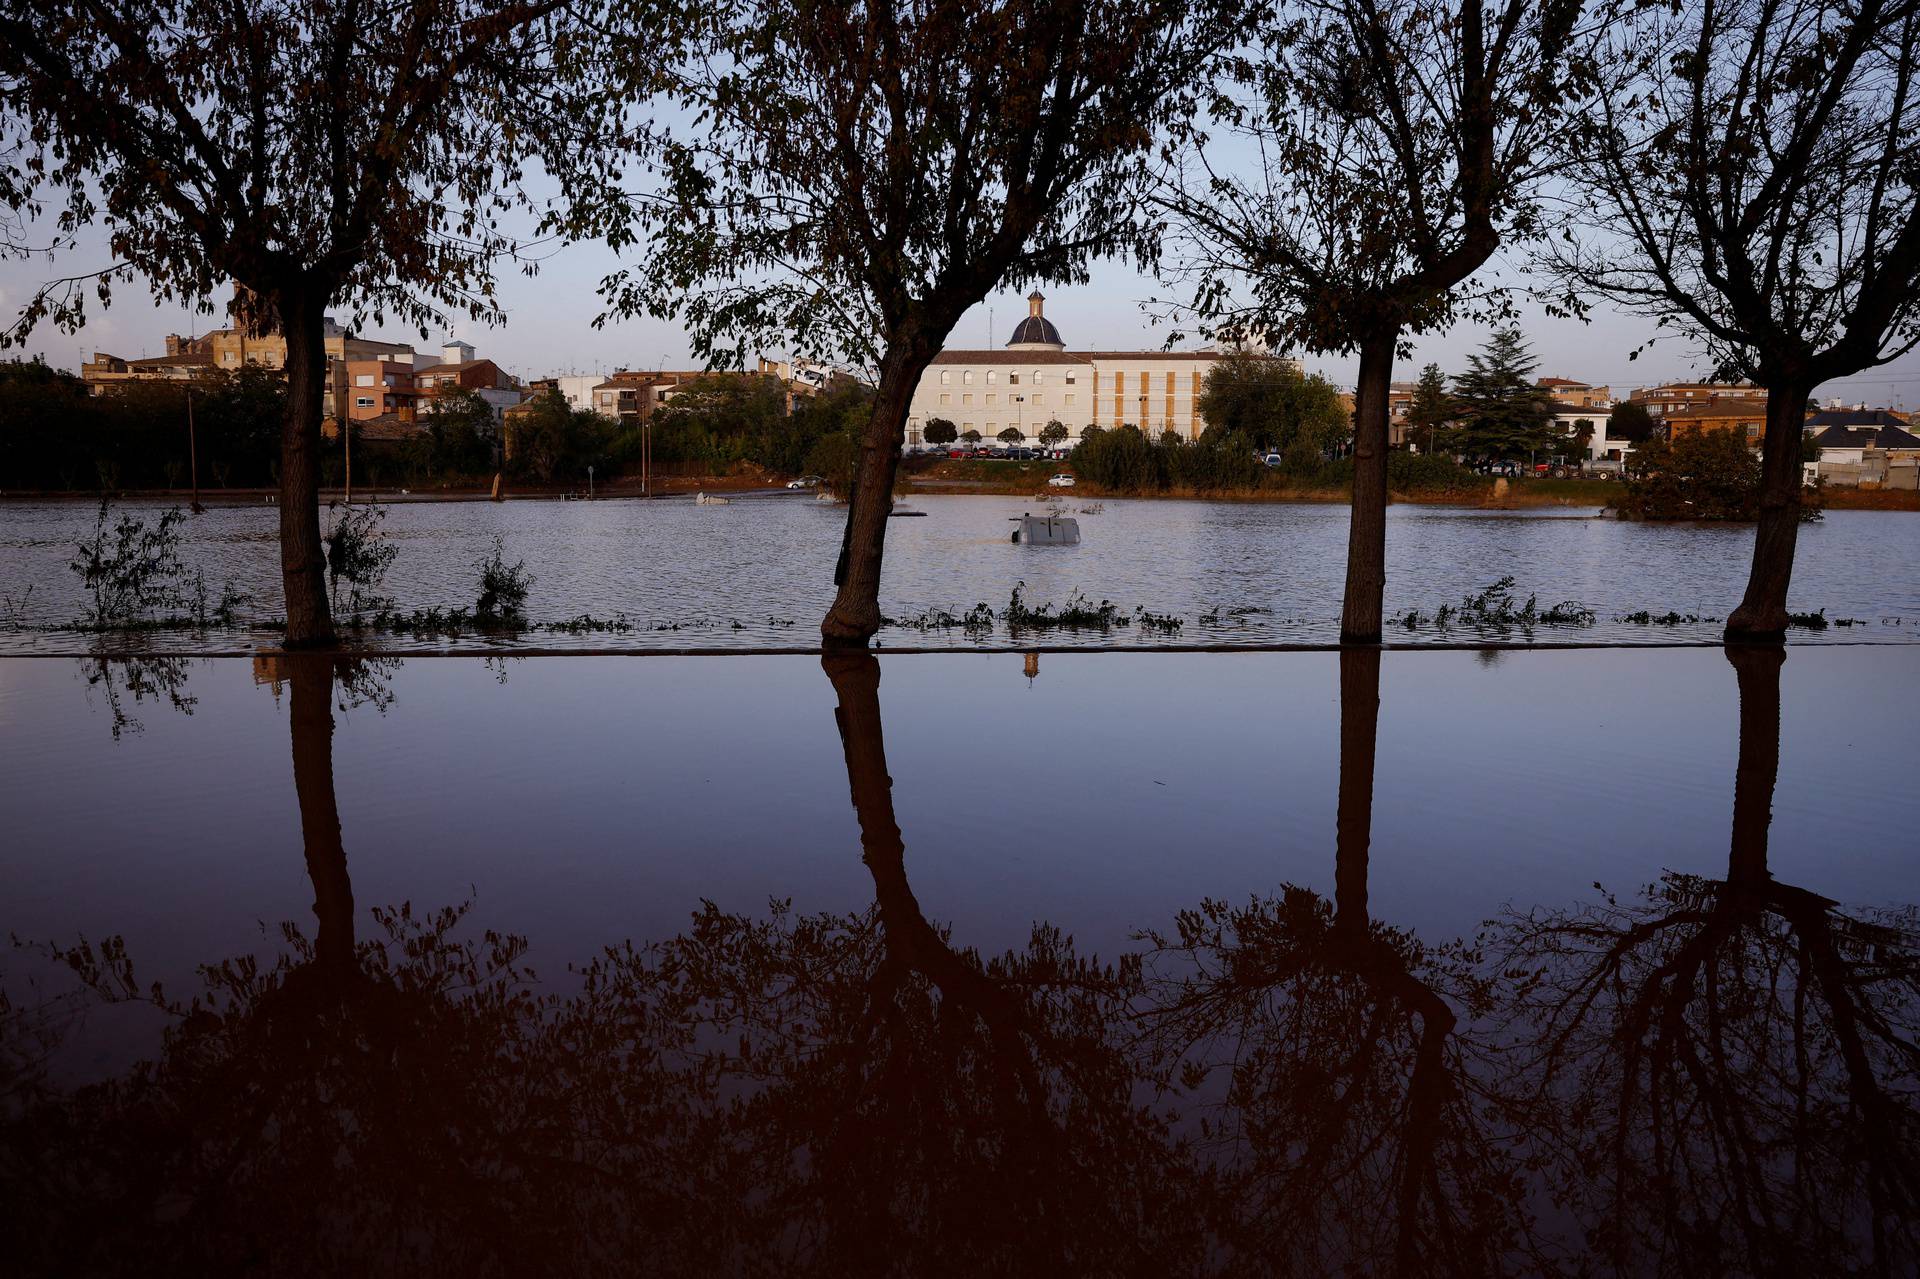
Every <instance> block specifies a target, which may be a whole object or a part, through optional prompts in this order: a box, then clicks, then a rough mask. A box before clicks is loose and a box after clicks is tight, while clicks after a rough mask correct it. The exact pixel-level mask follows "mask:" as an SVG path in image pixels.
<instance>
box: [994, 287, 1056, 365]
mask: <svg viewBox="0 0 1920 1279" xmlns="http://www.w3.org/2000/svg"><path fill="white" fill-rule="evenodd" d="M1046 309H1047V300H1046V299H1045V298H1043V297H1041V296H1040V290H1038V289H1035V290H1034V291H1033V292H1032V293H1029V294H1028V295H1027V318H1026V319H1024V320H1022V321H1020V323H1019V324H1018V325H1017V326H1016V327H1015V328H1014V330H1013V336H1012V337H1011V338H1008V339H1007V350H1009V351H1064V350H1066V349H1067V344H1066V343H1065V342H1062V341H1061V340H1060V330H1059V329H1056V328H1054V327H1053V321H1052V320H1049V319H1048V318H1047V317H1046V315H1045V312H1046Z"/></svg>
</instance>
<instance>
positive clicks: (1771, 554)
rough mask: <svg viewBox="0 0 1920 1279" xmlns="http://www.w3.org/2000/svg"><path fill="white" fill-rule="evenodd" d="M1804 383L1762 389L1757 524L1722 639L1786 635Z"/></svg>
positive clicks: (1797, 504) (1803, 423)
mask: <svg viewBox="0 0 1920 1279" xmlns="http://www.w3.org/2000/svg"><path fill="white" fill-rule="evenodd" d="M1810 393H1811V392H1810V388H1808V387H1806V386H1770V387H1768V388H1767V434H1766V440H1765V442H1764V444H1763V446H1762V449H1761V454H1760V526H1759V528H1758V529H1757V530H1755V532H1754V538H1753V569H1752V571H1751V572H1750V573H1749V574H1748V575H1747V593H1746V595H1745V596H1744V597H1742V599H1741V600H1740V607H1739V608H1736V609H1734V610H1733V615H1732V616H1731V617H1729V618H1728V619H1727V634H1726V638H1727V642H1728V643H1730V644H1735V643H1749V644H1752V643H1761V644H1768V643H1773V644H1777V643H1779V642H1781V641H1782V640H1784V639H1786V637H1787V587H1788V586H1789V585H1790V584H1791V583H1792V581H1793V548H1794V544H1795V543H1796V542H1797V541H1798V540H1799V538H1800V439H1801V436H1802V435H1803V434H1804V433H1805V431H1806V425H1807V397H1808V395H1809V394H1810Z"/></svg>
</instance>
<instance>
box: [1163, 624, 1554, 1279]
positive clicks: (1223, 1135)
mask: <svg viewBox="0 0 1920 1279" xmlns="http://www.w3.org/2000/svg"><path fill="white" fill-rule="evenodd" d="M1379 706H1380V652H1379V650H1377V649H1349V650H1345V651H1343V652H1342V653H1341V654H1340V799H1339V817H1338V841H1337V850H1336V854H1335V868H1334V884H1335V891H1334V900H1333V901H1332V902H1328V901H1326V900H1325V899H1324V898H1322V897H1320V896H1319V895H1317V894H1315V893H1313V892H1311V891H1309V890H1308V889H1305V888H1300V887H1294V886H1291V885H1289V886H1287V887H1285V888H1284V889H1283V890H1282V892H1281V893H1280V895H1279V896H1278V897H1277V898H1256V899H1255V900H1253V901H1252V902H1250V903H1248V904H1246V905H1244V906H1233V905H1229V904H1227V903H1223V902H1215V901H1209V902H1204V903H1202V904H1201V905H1200V906H1199V907H1198V908H1197V909H1194V910H1189V911H1184V912H1182V913H1181V914H1180V916H1179V918H1178V920H1177V921H1176V925H1175V928H1174V931H1173V932H1172V933H1171V934H1170V935H1162V934H1157V933H1156V934H1149V935H1148V938H1147V940H1148V941H1149V943H1150V946H1151V951H1150V956H1149V961H1148V967H1149V970H1150V971H1151V972H1152V973H1153V974H1154V976H1155V978H1156V980H1155V981H1154V982H1153V990H1152V998H1151V999H1150V1000H1149V1003H1148V1006H1147V1010H1146V1012H1145V1014H1144V1017H1143V1024H1144V1026H1145V1027H1146V1029H1147V1032H1148V1036H1149V1039H1150V1041H1151V1042H1152V1043H1153V1044H1154V1047H1155V1052H1154V1054H1153V1055H1154V1058H1155V1059H1156V1060H1157V1062H1158V1063H1159V1069H1160V1070H1161V1071H1162V1072H1163V1073H1165V1074H1166V1075H1167V1077H1169V1078H1170V1079H1177V1080H1178V1081H1179V1082H1180V1083H1182V1084H1183V1085H1184V1086H1185V1087H1187V1088H1189V1089H1192V1090H1195V1091H1196V1092H1198V1093H1200V1094H1201V1095H1202V1096H1206V1095H1208V1094H1209V1093H1211V1095H1212V1096H1213V1097H1214V1098H1215V1099H1216V1104H1214V1105H1213V1106H1211V1107H1209V1108H1207V1112H1206V1113H1207V1118H1206V1129H1205V1132H1206V1135H1207V1137H1208V1139H1209V1144H1210V1147H1211V1149H1210V1154H1211V1155H1212V1156H1213V1158H1214V1159H1215V1160H1216V1161H1217V1164H1218V1168H1219V1178H1220V1186H1221V1187H1222V1194H1221V1196H1220V1200H1219V1202H1218V1203H1217V1204H1216V1212H1217V1214H1218V1226H1217V1229H1218V1230H1219V1233H1220V1236H1221V1239H1222V1240H1223V1242H1224V1244H1225V1246H1226V1248H1227V1249H1228V1250H1229V1251H1230V1252H1231V1253H1232V1254H1233V1255H1234V1256H1236V1257H1237V1258H1238V1260H1239V1265H1240V1266H1243V1267H1245V1268H1248V1269H1251V1270H1262V1271H1267V1272H1271V1273H1281V1274H1290V1275H1292V1274H1298V1275H1322V1274H1336V1273H1354V1274H1407V1275H1429V1274H1460V1275H1482V1274H1493V1273H1499V1272H1500V1271H1501V1270H1502V1269H1503V1268H1506V1266H1507V1263H1508V1261H1509V1260H1510V1259H1512V1258H1515V1257H1517V1256H1518V1255H1519V1254H1520V1243H1521V1239H1522V1236H1523V1234H1524V1230H1523V1226H1524V1221H1523V1219H1522V1213H1521V1210H1520V1206H1519V1181H1518V1178H1517V1175H1516V1169H1515V1168H1514V1166H1513V1163H1512V1161H1511V1160H1510V1159H1508V1158H1506V1157H1504V1156H1503V1154H1502V1150H1501V1147H1500V1146H1499V1145H1498V1144H1497V1143H1496V1142H1495V1141H1494V1140H1492V1139H1491V1137H1490V1136H1489V1134H1488V1132H1487V1130H1486V1129H1487V1125H1486V1124H1485V1123H1484V1122H1483V1117H1482V1114H1481V1112H1480V1110H1479V1108H1478V1106H1477V1105H1476V1100H1475V1096H1474V1090H1473V1088H1472V1085H1471V1081H1470V1080H1469V1079H1468V1078H1467V1076H1466V1072H1465V1070H1464V1066H1463V1050H1462V1046H1461V1044H1460V1042H1459V1038H1458V1029H1459V1024H1460V1021H1459V1018H1458V1017H1457V1016H1456V1012H1455V1008H1454V1004H1455V1003H1457V1004H1458V1005H1460V1009H1461V1011H1462V1012H1463V1013H1465V1014H1467V1015H1469V1016H1471V1015H1475V1014H1478V1013H1481V1012H1483V1011H1484V1010H1485V1008H1486V1007H1487V1005H1488V999H1489V996H1488V990H1487V986H1486V983H1485V981H1484V980H1483V979H1482V978H1481V977H1480V976H1478V975H1477V974H1476V972H1475V969H1474V965H1473V962H1472V961H1473V959H1474V956H1473V954H1472V952H1471V951H1470V950H1469V949H1468V948H1467V947H1465V946H1463V945H1459V944H1450V945H1445V946H1438V947H1430V946H1427V945H1425V944H1423V943H1422V942H1420V941H1419V939H1417V938H1416V937H1415V936H1414V935H1413V934H1412V933H1411V932H1408V931H1405V930H1403V929H1398V928H1394V927H1392V926H1390V925H1388V924H1384V923H1381V922H1379V921H1376V920H1374V919H1373V918H1372V917H1371V916H1370V915H1369V913H1368V909H1367V877H1368V876H1367V870H1368V866H1367V864H1368V854H1369V847H1370V844H1371V834H1372V813H1373V774H1374V747H1375V740H1376V736H1377V731H1378V722H1379ZM1443 991H1444V992H1445V994H1444V995H1443V993H1442V992H1443ZM1450 999H1451V1001H1453V1002H1451V1003H1450ZM1216 1077H1218V1078H1216Z"/></svg>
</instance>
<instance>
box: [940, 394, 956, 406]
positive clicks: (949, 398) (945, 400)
mask: <svg viewBox="0 0 1920 1279" xmlns="http://www.w3.org/2000/svg"><path fill="white" fill-rule="evenodd" d="M940 402H941V403H942V404H951V403H953V393H952V392H951V391H942V392H941V393H940Z"/></svg>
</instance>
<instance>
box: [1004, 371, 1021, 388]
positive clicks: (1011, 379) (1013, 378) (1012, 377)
mask: <svg viewBox="0 0 1920 1279" xmlns="http://www.w3.org/2000/svg"><path fill="white" fill-rule="evenodd" d="M1007 385H1008V386H1019V385H1020V375H1019V374H1018V373H1009V374H1007Z"/></svg>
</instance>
